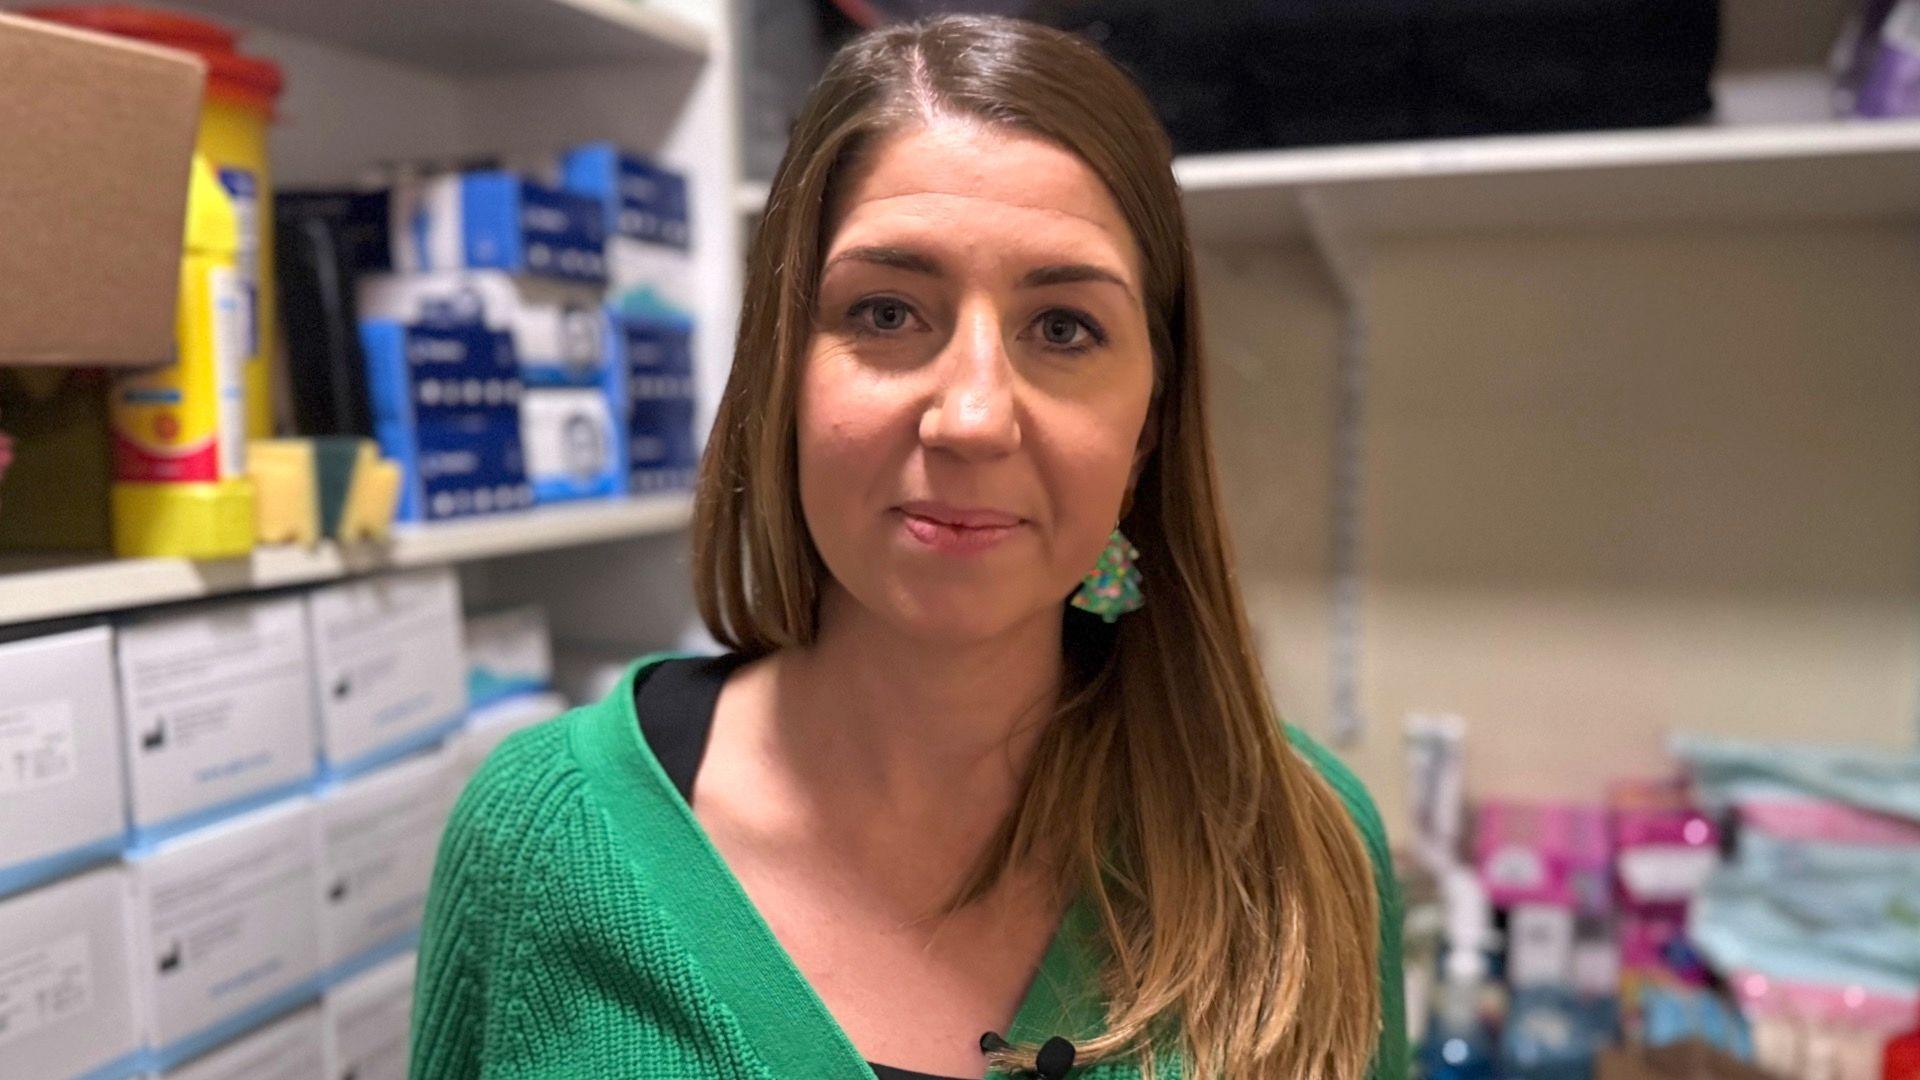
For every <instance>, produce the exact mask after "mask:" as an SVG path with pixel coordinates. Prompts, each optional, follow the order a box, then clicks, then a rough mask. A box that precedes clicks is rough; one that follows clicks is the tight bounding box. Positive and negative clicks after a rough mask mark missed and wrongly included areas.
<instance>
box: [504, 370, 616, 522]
mask: <svg viewBox="0 0 1920 1080" xmlns="http://www.w3.org/2000/svg"><path fill="white" fill-rule="evenodd" d="M615 405H616V399H615V398H614V397H613V396H612V395H611V394H608V393H607V392H606V391H604V390H589V389H582V388H575V387H567V388H559V387H554V388H546V389H537V390H528V391H527V393H526V396H525V397H522V398H521V399H520V441H521V443H522V444H523V445H525V447H526V451H527V478H528V479H529V480H530V481H531V482H532V483H533V499H534V501H535V502H536V503H555V502H568V501H571V500H574V499H606V498H612V497H613V496H615V495H620V494H623V493H624V492H625V491H626V490H627V464H626V460H627V447H626V440H625V438H624V434H625V433H624V432H623V431H622V430H621V427H622V425H621V424H620V423H619V421H618V420H617V419H616V414H615V409H614V407H615Z"/></svg>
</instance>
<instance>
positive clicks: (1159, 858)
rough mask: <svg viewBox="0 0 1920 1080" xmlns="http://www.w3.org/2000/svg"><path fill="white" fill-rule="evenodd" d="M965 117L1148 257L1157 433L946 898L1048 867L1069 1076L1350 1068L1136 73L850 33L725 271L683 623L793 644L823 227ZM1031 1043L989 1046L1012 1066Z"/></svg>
mask: <svg viewBox="0 0 1920 1080" xmlns="http://www.w3.org/2000/svg"><path fill="white" fill-rule="evenodd" d="M941 116H947V117H960V118H968V119H971V120H975V121H986V122H989V123H994V124H1004V125H1008V126H1010V127H1013V128H1015V129H1018V130H1020V131H1023V132H1026V133H1029V134H1032V135H1036V136H1038V137H1041V138H1045V139H1048V140H1051V141H1052V142H1054V143H1056V144H1058V145H1060V146H1062V147H1065V148H1066V149H1068V150H1070V151H1072V152H1073V153H1075V154H1077V155H1079V156H1080V157H1081V158H1082V159H1083V160H1084V161H1085V162H1086V163H1087V164H1088V166H1089V167H1091V168H1092V169H1093V171H1094V172H1095V173H1096V174H1097V175H1099V177H1100V178H1101V179H1102V180H1103V181H1104V182H1105V183H1106V186H1107V188H1108V190H1109V191H1110V192H1111V193H1112V195H1113V198H1114V200H1115V201H1116V202H1117V203H1118V204H1119V208H1120V210H1121V212H1122V214H1123V215H1124V216H1125V217H1126V220H1127V222H1128V223H1129V225H1130V226H1131V227H1132V229H1133V233H1134V237H1135V239H1136V241H1137V242H1138V244H1139V246H1140V250H1141V252H1142V254H1143V257H1144V272H1145V281H1144V283H1143V286H1144V293H1145V295H1144V297H1143V300H1144V302H1145V306H1146V312H1147V322H1148V328H1149V331H1150V338H1151V342H1152V347H1153V353H1154V360H1155V379H1156V386H1155V395H1156V397H1155V404H1154V407H1153V409H1152V410H1151V411H1150V415H1149V418H1148V421H1147V423H1148V424H1149V425H1150V426H1151V427H1152V431H1151V432H1150V433H1149V435H1150V438H1151V440H1152V441H1151V443H1150V445H1151V446H1152V447H1153V449H1152V451H1151V453H1150V454H1149V456H1148V458H1147V460H1146V461H1145V463H1144V464H1143V466H1142V468H1141V471H1140V475H1139V479H1138V482H1137V484H1136V486H1135V489H1134V496H1133V499H1132V503H1131V505H1130V507H1129V508H1128V510H1127V513H1126V516H1125V517H1124V519H1123V520H1122V523H1121V527H1122V529H1123V530H1124V531H1125V532H1126V534H1127V536H1128V537H1130V538H1131V539H1132V540H1133V542H1134V544H1135V546H1137V547H1138V548H1139V549H1140V553H1141V554H1140V560H1139V565H1140V568H1141V570H1142V572H1143V574H1144V575H1145V580H1146V588H1147V596H1148V600H1147V605H1146V607H1145V608H1143V609H1142V610H1141V611H1139V612H1136V613H1134V614H1131V615H1128V616H1125V617H1124V618H1122V619H1121V620H1120V621H1119V622H1118V623H1117V624H1115V625H1113V626H1111V627H1109V626H1106V625H1104V624H1102V623H1100V622H1099V621H1097V620H1094V619H1091V618H1087V617H1085V616H1083V615H1081V614H1080V613H1079V612H1075V611H1072V610H1070V609H1068V610H1067V611H1065V612H1064V613H1063V615H1062V619H1063V626H1064V629H1063V634H1064V635H1065V639H1066V642H1065V643H1066V646H1067V649H1066V652H1067V656H1068V661H1069V671H1068V672H1067V682H1066V687H1067V689H1066V692H1065V693H1063V695H1062V700H1061V702H1060V704H1059V705H1058V706H1057V708H1056V711H1055V715H1054V716H1053V718H1052V720H1051V722H1050V723H1049V725H1048V726H1047V728H1046V730H1045V732H1044V733H1043V734H1042V735H1041V737H1040V739H1039V741H1038V744H1037V746H1036V749H1035V751H1034V755H1033V758H1032V760H1031V763H1030V765H1029V767H1028V772H1027V775H1026V777H1025V781H1024V785H1023V788H1022V791H1021V794H1020V796H1019V798H1018V800H1017V801H1016V803H1015V806H1014V808H1013V810H1012V811H1011V812H1010V814H1009V815H1008V817H1007V819H1006V820H1005V822H1004V823H1003V824H1002V825H1001V827H1000V829H999V830H998V832H997V833H996V835H995V836H994V838H993V839H992V841H991V842H990V843H989V844H988V846H987V848H986V849H985V851H984V852H983V854H982V856H981V858H980V860H979V862H978V863H977V864H976V865H975V866H974V867H973V868H972V869H971V871H970V872H969V874H968V877H967V879H966V880H965V882H964V883H963V885H962V886H961V888H960V889H959V890H958V892H957V893H956V895H955V897H954V898H953V900H952V902H951V906H950V908H949V910H953V909H957V908H958V907H961V906H964V905H965V904H967V903H970V902H972V901H973V900H975V899H978V898H980V897H981V896H984V895H985V894H986V893H987V892H988V891H989V890H991V889H992V888H993V887H994V885H995V884H996V883H998V882H999V881H1000V880H1001V878H1002V876H1003V875H1004V874H1006V873H1008V872H1009V871H1010V870H1012V869H1013V868H1015V867H1019V866H1023V865H1027V862H1026V861H1027V860H1028V859H1030V858H1036V857H1039V856H1040V854H1041V853H1042V852H1049V851H1059V850H1064V851H1066V852H1069V853H1070V854H1071V857H1072V859H1073V861H1074V865H1073V867H1072V874H1073V877H1074V878H1075V879H1076V884H1077V885H1078V886H1079V887H1080V888H1081V889H1082V890H1083V891H1084V894H1085V896H1086V897H1087V898H1088V899H1089V900H1090V901H1091V906H1092V908H1093V910H1094V911H1095V912H1097V914H1098V916H1099V922H1100V925H1101V929H1102V931H1103V936H1104V938H1105V942H1106V945H1107V952H1106V955H1105V957H1104V960H1103V964H1102V969H1101V981H1102V984H1103V985H1102V987H1101V990H1102V991H1103V992H1104V994H1105V995H1106V1001H1107V1003H1108V1011H1107V1032H1106V1034H1105V1035H1104V1036H1103V1037H1101V1038H1099V1039H1097V1040H1088V1041H1086V1042H1084V1043H1082V1044H1080V1046H1079V1047H1078V1050H1079V1059H1080V1061H1081V1062H1083V1063H1092V1062H1096V1061H1101V1060H1106V1059H1110V1058H1116V1057H1123V1056H1129V1055H1136V1054H1137V1055H1139V1056H1140V1057H1142V1058H1143V1064H1144V1065H1145V1067H1146V1069H1147V1072H1148V1075H1149V1076H1151V1075H1152V1063H1153V1059H1154V1058H1155V1056H1156V1055H1157V1054H1159V1053H1160V1052H1161V1051H1162V1048H1165V1047H1169V1046H1170V1044H1173V1043H1175V1042H1177V1043H1178V1050H1179V1052H1181V1053H1183V1054H1184V1055H1185V1061H1184V1065H1185V1072H1186V1074H1187V1075H1189V1076H1195V1077H1216V1076H1228V1077H1234V1078H1246V1077H1255V1078H1268V1077H1272V1078H1282V1077H1284V1078H1287V1080H1296V1078H1322V1077H1325V1078H1338V1080H1346V1078H1354V1077H1359V1076H1361V1075H1363V1074H1364V1073H1365V1071H1366V1069H1367V1066H1368V1063H1369V1060H1370V1059H1371V1056H1372V1054H1373V1050H1374V1045H1375V1041H1376V1039H1377V1037H1378V1035H1379V1031H1380V1023H1381V1016H1380V1013H1381V1008H1380V992H1379V976H1378V971H1377V968H1376V962H1377V951H1378V947H1379V939H1378V932H1379V928H1378V919H1379V912H1378V910H1377V908H1378V904H1377V900H1376V896H1375V892H1374V884H1373V879H1372V876H1371V873H1372V871H1371V869H1370V865H1369V863H1368V858H1367V854H1366V849H1365V848H1364V847H1363V845H1362V842H1361V840H1360V837H1359V835H1358V833H1357V832H1356V830H1355V828H1354V826H1353V823H1352V821H1351V820H1350V819H1349V817H1348V815H1347V813H1346V810H1345V808H1344V806H1343V804H1342V803H1341V801H1340V799H1339V797H1338V796H1337V795H1336V794H1335V793H1334V792H1333V791H1332V789H1331V788H1329V787H1328V786H1327V784H1326V783H1325V782H1323V781H1322V780H1321V779H1320V777H1319V775H1318V773H1317V772H1316V771H1315V770H1314V769H1313V768H1312V767H1311V766H1310V765H1308V764H1307V763H1305V762H1304V761H1303V760H1301V759H1300V758H1299V757H1298V756H1296V755H1295V753H1294V752H1293V751H1292V749H1291V747H1290V746H1289V744H1288V741H1287V738H1286V735H1285V734H1284V732H1283V730H1282V727H1281V725H1280V723H1279V721H1278V719H1277V717H1276V716H1275V714H1274V710H1273V707H1272V704H1271V702H1270V700H1269V699H1268V696H1267V693H1266V689H1265V684H1264V681H1263V679H1262V676H1261V672H1260V668H1259V664H1258V662H1257V661H1256V659H1255V658H1254V654H1253V650H1252V648H1251V635H1250V633H1249V631H1248V629H1247V621H1246V615H1245V612H1244V611H1243V610H1242V608H1241V604H1240V598H1239V595H1238V590H1237V589H1236V587H1235V583H1234V578H1233V572H1232V570H1231V565H1232V563H1231V558H1230V554H1229V550H1228V543H1227V537H1226V529H1225V527H1224V525H1223V523H1222V519H1221V514H1220V496H1219V490H1218V487H1217V485H1216V483H1215V469H1214V460H1213V450H1212V446H1211V443H1210V442H1209V440H1208V437H1207V430H1208V429H1207V409H1206V399H1207V394H1206V378H1205V366H1204V364H1203V363H1202V357H1203V353H1202V348H1201V340H1200V325H1199V303H1198V297H1197V295H1196V292H1195V284H1194V268H1193V255H1192V251H1191V249H1190V247H1189V245H1188V239H1187V228H1186V219H1185V215H1184V213H1183V212H1182V209H1181V203H1180V192H1179V189H1178V187H1177V186H1176V185H1175V183H1174V179H1173V172H1172V153H1171V150H1170V148H1169V146H1168V143H1167V139H1166V136H1165V134H1164V133H1163V131H1162V130H1161V128H1160V126H1159V124H1158V123H1157V122H1156V120H1155V118H1154V115H1153V112H1152V110H1151V108H1150V107H1149V106H1148V104H1147V102H1146V100H1145V98H1144V97H1143V96H1142V95H1141V93H1140V92H1139V90H1138V88H1136V87H1135V86H1134V85H1133V83H1132V82H1131V81H1129V80H1128V79H1127V77H1126V76H1125V75H1123V74H1122V73H1121V72H1120V71H1119V70H1118V69H1117V68H1116V67H1114V66H1113V64H1112V63H1110V62H1109V61H1108V60H1107V59H1106V58H1105V57H1103V56H1102V55H1101V54H1100V53H1099V51H1098V50H1096V49H1095V48H1094V47H1092V46H1091V45H1089V44H1086V43H1085V42H1082V41H1080V40H1079V39H1077V38H1074V37H1071V36H1069V35H1066V34H1062V33H1060V32H1057V31H1053V30H1049V29H1045V28H1043V27H1040V26H1037V25H1034V24H1031V23H1025V22H1020V21H1017V20H1011V19H999V18H983V17H966V16H948V17H944V18H939V19H933V20H928V21H924V22H919V23H914V24H910V25H904V26H894V27H889V28H884V29H881V30H876V31H872V32H869V33H867V34H864V35H862V36H861V37H859V38H857V39H855V40H854V41H852V42H851V43H849V44H848V45H847V46H846V47H845V48H843V49H841V50H840V52H839V53H838V54H837V55H836V56H835V57H834V59H833V62H832V63H831V65H830V66H829V67H828V69H827V72H826V74H825V75H824V77H822V79H821V81H820V83H819V85H818V86H817V87H816V88H815V89H814V91H813V94H812V96H811V97H810V98H809V99H808V101H807V104H806V107H805V109H804V110H803V111H802V113H801V115H800V118H799V120H798V122H797V124H796V125H795V127H794V131H793V136H792V142H791V144H790V145H789V147H788V149H787V153H786V157H785V159H784V160H783V161H782V162H781V163H780V168H779V171H778V172H777V173H776V174H775V176H774V180H773V186H772V191H771V194H770V196H769V198H768V201H767V207H766V212H765V216H764V217H762V219H761V221H760V226H759V229H758V231H757V232H756V233H755V235H754V238H753V244H752V249H751V251H750V253H749V256H748V268H747V281H746V291H745V301H744V305H743V308H742V312H741V317H740V328H739V337H738V340H737V342H736V345H735V351H734V366H733V371H732V374H731V375H730V377H729V378H728V381H727V389H726V394H725V396H724V397H723V398H722V399H721V402H720V408H719V414H718V417H717V419H716V421H715V426H714V429H713V433H712V436H711V440H710V442H709V444H708V447H707V454H706V457H705V460H704V462H703V463H702V466H701V473H700V482H699V491H698V496H697V506H696V511H695V526H694V530H695V531H694V578H695V584H696V590H697V595H698V599H699V605H700V612H701V615H702V616H703V617H704V618H705V620H706V622H707V625H708V627H709V628H710V629H711V630H712V632H713V633H714V635H715V636H716V637H717V638H718V639H719V640H721V641H722V642H724V643H725V644H726V645H728V646H729V647H731V648H733V649H736V650H738V651H741V652H744V653H747V654H751V655H760V654H765V653H769V652H772V651H774V650H777V649H782V648H791V647H797V646H805V645H808V644H810V643H811V642H812V641H813V640H814V637H815V634H816V632H817V629H818V626H817V619H818V608H817V604H818V599H819V596H820V592H821V583H822V581H823V580H824V575H825V574H826V573H827V571H826V569H825V567H824V565H823V564H822V562H821V560H820V557H819V555H818V553H817V552H816V551H815V549H814V547H813V543H812V541H811V539H810V538H809V536H808V533H807V529H806V524H805V522H804V520H803V518H802V516H801V510H800V502H799V497H798V490H799V484H798V470H797V462H796V449H795V447H796V442H795V414H796V400H795V398H796V391H795V387H796V383H797V380H798V376H799V368H800V365H801V364H802V363H804V358H805V357H806V355H807V350H808V346H809V339H810V337H811V333H812V326H813V317H814V315H813V313H814V307H815V303H816V295H817V289H818V286H819V278H820V269H821V267H820V261H821V258H822V257H823V254H824V251H825V247H826V245H827V242H828V240H829V237H827V236H826V235H824V234H823V229H824V225H823V222H824V217H825V212H826V207H827V206H828V204H829V201H830V198H831V196H832V194H833V192H834V190H835V186H836V185H837V184H839V183H844V182H845V179H846V178H845V174H846V173H847V172H848V171H849V170H850V169H851V168H852V167H854V166H855V164H856V163H857V160H858V155H859V154H860V153H861V152H862V150H863V148H869V147H871V146H873V145H874V144H875V143H876V142H877V141H878V140H879V139H880V138H882V137H884V136H885V135H888V134H891V133H894V132H897V131H900V130H903V129H907V128H911V127H912V126H914V125H917V124H924V123H927V122H928V121H929V120H930V119H931V118H935V117H941ZM1036 1049H1037V1048H1036V1047H1033V1046H1026V1045H1022V1046H1016V1047H1015V1048H1013V1049H1012V1050H1011V1051H1004V1052H999V1053H996V1054H995V1055H994V1056H993V1058H992V1062H993V1064H994V1065H996V1066H998V1067H1011V1068H1024V1069H1031V1068H1032V1066H1033V1059H1034V1052H1035V1050H1036Z"/></svg>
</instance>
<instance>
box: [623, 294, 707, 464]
mask: <svg viewBox="0 0 1920 1080" xmlns="http://www.w3.org/2000/svg"><path fill="white" fill-rule="evenodd" d="M619 340H620V342H621V343H622V351H623V353H624V357H625V367H626V369H627V386H626V389H627V407H626V423H627V430H626V436H627V447H626V459H627V467H628V477H627V487H628V490H630V491H632V492H633V493H635V494H642V493H646V492H653V491H673V490H680V489H683V488H686V487H689V486H691V484H692V483H693V475H694V472H695V470H696V468H697V467H698V465H699V463H700V447H699V441H698V439H697V438H696V437H695V434H694V418H695V399H694V377H693V344H692V324H691V323H690V322H689V321H688V320H686V319H682V318H675V317H672V316H667V317H657V318H645V319H642V318H625V319H621V320H619Z"/></svg>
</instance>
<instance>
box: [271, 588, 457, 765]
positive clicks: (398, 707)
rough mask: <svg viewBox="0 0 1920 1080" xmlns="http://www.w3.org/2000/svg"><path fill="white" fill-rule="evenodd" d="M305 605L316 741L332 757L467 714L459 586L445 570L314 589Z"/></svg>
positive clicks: (349, 755) (402, 740)
mask: <svg viewBox="0 0 1920 1080" xmlns="http://www.w3.org/2000/svg"><path fill="white" fill-rule="evenodd" d="M307 610H308V614H309V617H310V619H311V621H312V630H313V646H314V658H315V661H316V664H317V667H318V671H317V672H316V675H317V677H318V679H319V686H320V699H321V700H320V717H321V728H322V731H323V733H324V735H323V739H322V742H323V743H324V745H325V747H326V753H327V759H328V761H329V762H330V763H331V764H333V765H334V766H336V767H354V766H357V765H359V764H362V763H364V761H365V759H367V758H368V757H369V755H372V754H374V753H375V752H377V751H380V750H382V749H387V748H393V747H396V746H407V745H408V744H410V743H413V742H417V741H418V740H419V739H420V738H422V737H425V736H428V735H431V734H432V733H433V732H435V731H436V730H437V729H439V728H441V727H443V726H445V725H447V724H449V723H457V722H458V721H459V720H460V719H461V718H462V717H463V716H464V715H465V714H466V707H467V673H466V660H465V657H464V656H463V654H462V650H461V646H460V590H459V585H458V583H457V582H456V580H455V578H454V576H453V573H452V571H441V570H436V571H422V572H418V573H412V574H393V575H387V576H384V577H377V578H370V579H368V580H365V581H354V582H348V583H346V584H343V585H335V586H332V587H329V588H324V589H317V590H315V591H314V592H312V593H311V594H309V595H308V597H307Z"/></svg>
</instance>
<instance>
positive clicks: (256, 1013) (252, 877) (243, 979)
mask: <svg viewBox="0 0 1920 1080" xmlns="http://www.w3.org/2000/svg"><path fill="white" fill-rule="evenodd" d="M318 848H319V843H318V836H317V832H316V829H315V818H314V806H313V800H312V799H311V798H310V797H307V796H298V797H295V798H292V799H288V800H286V801H284V802H280V803H276V804H274V805H272V806H269V807H265V808H263V809H260V810H255V811H253V812H251V813H248V814H244V815H241V816H239V817H236V818H231V819H228V820H226V821H222V822H220V823H219V824H216V825H211V826H208V827H207V828H204V829H199V830H196V831H194V832H192V833H189V834H187V835H185V836H181V837H177V838H175V839H173V840H169V841H166V842H165V843H162V844H160V845H158V846H157V847H155V848H153V849H151V850H148V851H144V852H141V853H139V854H137V855H134V856H131V857H130V858H129V859H128V866H129V868H130V869H131V870H132V872H133V876H134V920H133V922H134V940H135V942H136V943H137V947H138V950H139V951H138V953H137V957H138V962H139V964H140V968H141V972H140V980H139V985H140V988H141V996H142V1002H143V1008H144V1009H145V1015H146V1018H147V1023H148V1031H149V1035H148V1038H149V1045H150V1048H151V1049H152V1050H153V1051H154V1052H155V1056H156V1060H157V1062H158V1064H159V1066H160V1067H162V1068H171V1067H172V1066H174V1065H176V1064H179V1063H180V1062H183V1061H186V1060H189V1059H191V1058H193V1057H195V1056H197V1055H199V1054H202V1053H205V1052H206V1051H208V1050H210V1049H212V1048H214V1047H216V1046H218V1045H220V1044H221V1043H223V1042H226V1041H227V1040H229V1039H232V1038H233V1037H234V1036H236V1035H239V1034H242V1033H244V1032H245V1031H247V1030H249V1029H251V1028H253V1027H255V1026H257V1025H258V1024H259V1023H260V1022H261V1021H263V1020H265V1019H268V1018H270V1017H273V1016H276V1015H279V1014H280V1013H282V1012H285V1011H287V1010H288V1009H291V1008H293V1007H295V1006H297V1005H298V1004H300V1003H301V1002H302V1001H303V1000H307V999H310V998H312V997H314V996H316V994H317V990H318V973H319V961H320V927H319V910H318V905H317V904H316V902H315V890H316V889H317V888H318V885H317V881H318V877H319V862H320V858H319V851H318Z"/></svg>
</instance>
